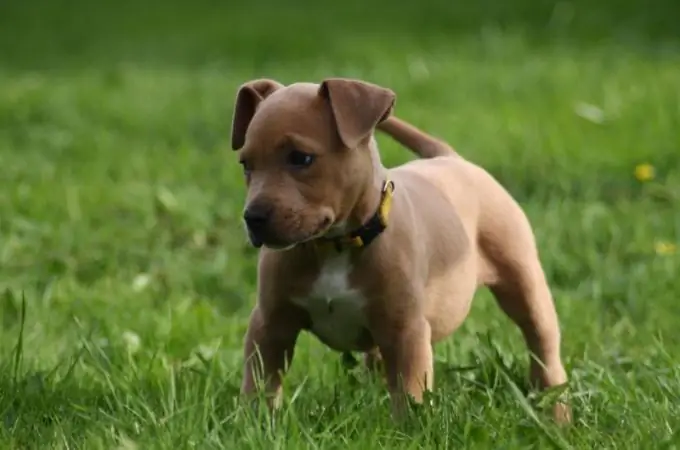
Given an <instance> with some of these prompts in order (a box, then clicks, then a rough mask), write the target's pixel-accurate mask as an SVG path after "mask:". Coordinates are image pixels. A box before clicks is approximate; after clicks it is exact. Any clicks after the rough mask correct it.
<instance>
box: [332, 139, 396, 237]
mask: <svg viewBox="0 0 680 450" xmlns="http://www.w3.org/2000/svg"><path fill="white" fill-rule="evenodd" d="M368 150H369V154H370V159H371V160H370V164H371V167H372V169H373V170H372V172H371V174H370V175H369V178H368V179H367V180H366V182H365V183H363V186H364V187H363V188H362V189H361V191H360V192H359V194H358V196H357V199H356V201H355V202H354V205H353V207H352V209H351V211H350V213H349V215H348V216H347V218H346V219H345V220H343V222H342V223H339V224H336V226H334V227H333V228H332V229H331V231H330V232H329V233H328V234H327V237H338V236H341V235H343V234H346V233H349V232H351V231H352V230H355V229H357V228H359V227H361V226H362V225H364V224H365V223H366V222H367V221H368V220H369V219H370V218H371V217H372V216H373V215H374V214H375V213H376V211H377V210H378V208H379V207H380V200H381V191H382V187H383V183H384V182H385V180H386V178H387V169H386V168H385V167H384V166H383V165H382V161H381V160H380V153H379V151H378V144H377V142H376V140H375V137H374V136H371V138H370V141H369V143H368Z"/></svg>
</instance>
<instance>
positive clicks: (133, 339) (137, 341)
mask: <svg viewBox="0 0 680 450" xmlns="http://www.w3.org/2000/svg"><path fill="white" fill-rule="evenodd" d="M122 337H123V342H124V343H125V347H127V350H128V352H130V353H136V352H137V351H138V350H139V348H140V347H141V346H142V340H141V338H140V337H139V335H138V334H137V333H135V332H134V331H130V330H125V331H123V336H122Z"/></svg>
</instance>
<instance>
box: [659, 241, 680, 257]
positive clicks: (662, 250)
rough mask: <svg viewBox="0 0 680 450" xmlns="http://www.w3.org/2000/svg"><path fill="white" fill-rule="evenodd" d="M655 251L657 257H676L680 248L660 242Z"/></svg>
mask: <svg viewBox="0 0 680 450" xmlns="http://www.w3.org/2000/svg"><path fill="white" fill-rule="evenodd" d="M654 251H655V252H656V254H657V255H674V254H675V252H677V251H678V246H677V245H675V244H674V243H672V242H667V241H658V242H656V243H655V244H654Z"/></svg>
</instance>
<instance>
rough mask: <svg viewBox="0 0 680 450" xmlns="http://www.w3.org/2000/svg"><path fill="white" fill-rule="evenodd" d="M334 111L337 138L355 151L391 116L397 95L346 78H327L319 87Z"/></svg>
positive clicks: (375, 86) (320, 92)
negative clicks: (377, 126) (376, 127)
mask: <svg viewBox="0 0 680 450" xmlns="http://www.w3.org/2000/svg"><path fill="white" fill-rule="evenodd" d="M319 95H321V96H322V97H324V98H326V99H327V100H328V102H329V104H330V107H331V110H332V111H333V117H334V119H335V126H336V128H337V130H338V135H339V136H340V139H341V140H342V142H343V144H345V147H347V148H355V147H356V146H357V145H359V143H360V142H361V141H362V140H363V139H364V138H366V137H367V136H368V135H369V134H370V133H371V132H372V131H373V129H374V128H375V126H376V125H378V124H379V123H380V122H382V121H383V120H385V119H387V118H388V117H389V116H390V114H391V113H392V109H393V108H394V103H395V101H396V95H395V93H394V92H392V91H391V90H390V89H387V88H384V87H380V86H377V85H375V84H372V83H368V82H365V81H359V80H352V79H348V78H327V79H326V80H324V81H323V82H322V83H321V86H320V87H319Z"/></svg>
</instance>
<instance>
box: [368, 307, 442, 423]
mask: <svg viewBox="0 0 680 450" xmlns="http://www.w3.org/2000/svg"><path fill="white" fill-rule="evenodd" d="M381 328H382V329H381V332H380V338H379V340H378V342H379V347H380V353H381V355H382V358H383V363H384V367H385V371H386V375H387V382H388V386H389V389H390V396H391V399H392V410H393V413H394V414H395V416H397V417H400V416H402V415H403V413H404V412H405V409H406V407H407V406H408V398H407V397H406V395H408V396H410V397H411V398H412V399H413V400H415V402H417V403H422V401H423V393H424V391H426V390H431V389H432V385H433V382H434V369H433V362H432V343H431V331H430V324H429V323H428V322H427V320H426V319H425V318H424V317H416V318H410V319H409V320H408V321H406V322H403V323H398V324H396V323H393V324H388V325H387V326H384V327H381Z"/></svg>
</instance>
